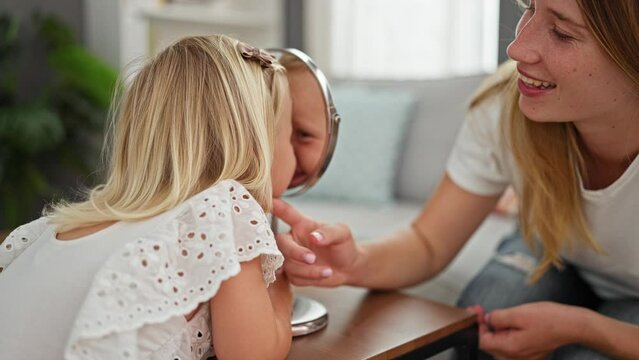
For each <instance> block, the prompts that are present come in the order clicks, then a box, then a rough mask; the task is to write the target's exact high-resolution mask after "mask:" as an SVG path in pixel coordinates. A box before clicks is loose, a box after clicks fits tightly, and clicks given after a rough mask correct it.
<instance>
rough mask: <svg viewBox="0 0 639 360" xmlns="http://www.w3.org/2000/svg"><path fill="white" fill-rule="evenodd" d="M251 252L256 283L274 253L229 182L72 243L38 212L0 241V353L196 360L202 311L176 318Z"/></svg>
mask: <svg viewBox="0 0 639 360" xmlns="http://www.w3.org/2000/svg"><path fill="white" fill-rule="evenodd" d="M259 255H262V257H261V259H262V260H261V262H262V269H263V274H264V282H265V286H268V284H269V283H271V282H272V281H274V280H275V271H276V270H277V269H278V268H279V267H280V266H281V265H282V262H283V260H284V259H283V257H282V254H281V253H280V252H279V250H278V249H277V246H276V243H275V239H274V237H273V233H272V232H271V230H270V227H269V223H268V220H267V218H266V216H265V214H264V212H263V210H262V208H261V207H260V206H259V204H258V203H257V202H256V201H255V199H253V197H252V196H251V195H250V194H249V192H248V191H247V190H246V189H245V188H244V187H243V186H242V185H240V184H239V183H238V182H236V181H233V180H224V181H221V182H220V183H218V184H217V185H215V186H213V187H211V188H209V189H207V190H205V191H203V192H201V193H199V194H198V195H196V196H194V197H193V198H191V199H189V200H188V201H186V202H185V203H183V204H181V205H179V206H178V207H176V208H175V209H172V210H170V211H167V212H165V213H163V214H160V215H158V216H156V217H153V218H151V219H148V220H144V221H139V222H119V223H116V224H114V225H112V226H110V227H108V228H106V229H104V230H102V231H99V232H96V233H94V234H91V235H89V236H86V237H83V238H80V239H77V240H72V241H60V240H57V239H56V238H55V232H54V230H53V226H51V225H49V224H47V219H46V218H40V219H38V220H36V221H33V222H31V223H29V224H26V225H23V226H21V227H19V228H18V229H16V230H15V231H13V232H12V233H11V234H10V235H9V237H8V238H7V239H6V240H5V241H4V243H2V245H1V246H0V355H1V356H0V358H2V359H5V358H7V359H21V358H22V359H44V358H46V359H54V358H62V357H64V358H66V359H200V358H202V356H203V355H204V354H205V353H207V351H209V348H210V338H211V334H210V325H209V324H210V314H209V310H208V306H202V307H201V308H200V310H199V311H198V313H197V315H196V316H195V317H194V318H193V319H191V321H189V322H187V321H186V320H185V318H184V316H185V315H186V314H188V313H190V312H191V311H193V310H194V309H196V308H197V306H198V304H199V303H202V302H205V301H207V300H209V299H211V298H212V297H213V296H214V295H215V293H216V292H217V289H218V288H219V286H220V283H221V282H222V281H224V280H226V279H228V278H231V277H233V276H234V275H237V274H238V273H239V271H240V262H243V261H248V260H251V259H254V258H255V257H257V256H259ZM63 354H64V355H63Z"/></svg>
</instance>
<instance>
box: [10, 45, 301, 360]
mask: <svg viewBox="0 0 639 360" xmlns="http://www.w3.org/2000/svg"><path fill="white" fill-rule="evenodd" d="M127 83H128V84H127V86H126V89H125V90H124V93H123V95H122V96H120V97H119V98H118V100H117V101H116V102H115V103H116V104H117V106H115V108H114V111H113V122H112V124H111V126H110V129H109V130H110V131H109V138H108V144H109V146H108V147H107V148H106V149H107V153H108V155H109V162H108V174H107V178H106V181H105V182H104V184H102V185H100V186H98V187H96V188H94V189H92V190H91V191H90V192H89V193H88V194H87V196H86V200H84V201H82V202H78V203H60V204H57V205H55V206H53V207H52V209H51V210H50V211H48V212H47V214H46V215H45V216H43V217H42V218H40V219H38V220H35V221H33V222H31V223H29V224H26V225H23V226H21V227H19V228H18V229H16V230H15V231H14V232H12V233H11V235H9V237H8V238H7V239H6V240H5V242H4V243H3V245H2V248H0V271H2V273H0V293H1V294H2V296H0V319H1V320H0V349H2V350H1V352H2V357H3V358H5V357H6V358H11V359H18V358H25V359H26V358H28V359H43V358H65V359H89V358H90V359H97V358H103V359H138V358H144V359H147V358H148V359H200V358H204V357H205V356H207V353H208V354H211V353H212V352H214V353H215V354H216V355H217V357H218V358H220V359H230V358H242V359H249V358H262V359H265V358H266V359H268V358H283V357H284V356H285V355H286V353H287V352H288V349H289V346H290V342H291V334H290V311H291V293H290V290H289V288H288V284H287V283H286V281H285V280H277V281H276V280H275V271H276V270H277V269H278V268H279V267H280V266H281V265H282V262H283V258H282V255H281V253H280V252H279V250H278V249H277V247H276V244H275V239H274V237H273V234H272V233H271V230H270V228H269V226H268V221H267V219H266V217H265V213H264V211H269V210H270V208H271V198H272V197H273V196H275V197H277V196H279V195H281V194H282V193H283V192H284V190H285V189H286V187H287V186H288V183H289V182H290V179H291V177H292V175H293V171H294V169H295V161H294V154H293V151H292V149H291V145H290V136H291V124H290V117H291V114H290V112H291V109H290V108H291V104H290V98H289V90H288V83H287V81H286V74H285V71H284V68H283V67H282V66H280V65H279V64H278V63H277V62H276V61H275V60H274V59H273V58H272V57H271V56H270V55H268V54H267V53H265V52H263V51H261V50H259V49H255V48H253V47H251V46H249V45H246V44H243V43H240V42H238V41H237V40H234V39H231V38H228V37H226V36H209V37H191V38H185V39H183V40H180V41H178V42H176V43H175V44H173V45H171V46H169V47H168V48H167V49H165V50H164V51H162V52H161V53H160V54H158V55H157V56H155V57H153V58H152V59H150V60H149V61H148V62H147V63H146V64H144V66H143V67H142V68H141V70H140V71H139V72H137V74H135V77H134V78H133V79H132V80H130V81H128V82H127ZM269 284H270V286H269ZM211 348H212V350H211Z"/></svg>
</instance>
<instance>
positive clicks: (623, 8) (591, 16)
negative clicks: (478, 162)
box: [470, 0, 639, 281]
mask: <svg viewBox="0 0 639 360" xmlns="http://www.w3.org/2000/svg"><path fill="white" fill-rule="evenodd" d="M577 3H578V4H579V7H580V9H581V11H582V13H583V15H584V18H585V19H586V24H587V26H588V27H589V29H590V31H591V33H592V34H593V35H594V37H595V38H596V39H597V41H598V42H599V44H600V45H601V46H602V48H603V49H604V50H605V51H606V53H607V54H608V55H609V56H610V57H611V58H612V60H613V61H614V62H615V63H616V64H617V65H618V66H619V68H620V69H622V70H623V71H624V72H625V73H626V75H627V76H628V77H629V78H630V79H631V80H632V81H633V82H634V84H635V85H636V88H637V89H639V22H637V19H638V18H639V2H638V1H636V0H622V1H600V0H577ZM517 77H518V75H517V72H516V68H515V63H514V62H513V61H508V62H506V63H505V64H503V65H502V66H500V68H499V69H498V71H497V72H496V74H495V75H493V76H492V77H490V78H489V79H488V80H487V81H486V82H485V84H484V85H483V86H482V87H481V88H480V89H479V90H478V92H477V94H476V95H475V96H474V98H473V100H472V101H471V104H470V108H471V109H472V108H474V107H476V106H478V105H480V104H481V103H482V102H483V101H485V100H487V99H489V98H492V97H493V96H495V95H498V94H501V95H503V96H504V98H505V99H506V101H505V102H504V103H503V109H502V110H503V111H502V112H501V114H502V115H501V116H502V119H501V125H502V126H501V127H502V138H503V140H504V141H503V144H504V145H506V146H508V147H509V148H510V149H511V151H512V154H513V156H514V159H515V161H516V163H517V167H518V170H519V174H520V175H521V182H522V183H521V193H520V194H519V196H520V204H521V205H520V214H519V217H520V224H521V230H522V235H523V237H524V239H525V240H526V241H527V242H528V244H529V246H530V247H531V248H532V249H533V250H538V249H536V248H535V244H536V243H535V240H534V239H535V237H536V238H538V239H539V241H540V242H541V259H540V262H539V264H538V266H537V268H536V269H535V271H534V272H533V274H532V275H531V280H533V281H536V280H538V279H539V278H540V277H541V276H542V275H543V274H544V272H545V271H546V270H548V268H550V266H555V267H560V266H561V265H562V263H561V257H560V251H561V250H562V248H564V247H565V246H566V245H568V244H569V241H570V240H571V239H579V241H581V242H583V243H585V244H587V245H589V246H590V247H592V248H593V249H595V250H597V251H601V248H600V247H599V245H598V244H597V242H596V241H595V239H594V238H593V236H592V233H591V231H590V229H589V226H588V222H587V220H586V216H585V213H584V209H583V203H582V201H583V200H582V197H581V189H580V184H579V174H580V173H581V174H583V176H584V177H585V176H586V172H585V169H584V160H583V155H582V152H581V150H580V148H579V145H578V136H579V135H578V133H577V131H576V129H575V127H574V125H573V124H572V123H568V122H565V123H541V122H535V121H531V120H530V119H528V118H526V116H525V115H524V114H523V113H522V112H521V110H520V109H519V96H520V95H519V91H518V90H517V85H516V82H517Z"/></svg>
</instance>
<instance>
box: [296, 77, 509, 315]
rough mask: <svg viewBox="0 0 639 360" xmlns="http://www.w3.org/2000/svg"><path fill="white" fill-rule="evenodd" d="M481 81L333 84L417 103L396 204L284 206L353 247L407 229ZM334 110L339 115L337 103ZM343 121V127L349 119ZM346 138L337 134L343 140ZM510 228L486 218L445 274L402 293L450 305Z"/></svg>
mask: <svg viewBox="0 0 639 360" xmlns="http://www.w3.org/2000/svg"><path fill="white" fill-rule="evenodd" d="M483 78H484V76H483V75H481V76H470V77H462V78H452V79H441V80H429V81H408V82H404V81H402V82H386V81H338V82H336V84H337V85H338V86H343V85H344V84H346V85H349V86H350V85H357V86H366V87H367V88H370V89H382V90H383V91H386V92H389V91H390V92H392V91H400V90H401V91H404V92H405V91H410V92H411V93H412V94H413V95H414V97H415V98H416V100H417V102H416V108H415V110H414V111H413V117H414V118H413V119H412V121H410V122H409V124H408V125H407V126H408V130H407V131H406V132H405V138H404V139H403V140H404V141H403V143H402V149H401V152H400V154H401V155H400V164H399V166H398V169H399V170H398V172H397V174H396V176H395V182H394V184H395V185H394V189H395V191H394V193H395V202H394V203H392V204H384V205H370V204H361V203H350V202H344V201H336V200H330V199H316V198H313V199H312V200H309V199H305V198H304V195H302V196H301V197H299V198H290V199H289V201H290V202H291V203H293V204H294V205H296V206H297V207H298V208H299V209H300V210H301V211H302V212H304V213H305V214H307V215H310V216H312V217H314V218H317V219H319V220H322V221H326V222H341V223H345V224H348V225H349V226H350V227H351V229H352V232H353V234H354V236H355V238H356V240H357V241H362V242H364V241H369V240H373V239H378V238H380V237H383V236H384V235H387V234H390V233H392V232H393V231H394V230H396V229H399V228H402V227H405V226H408V225H409V224H410V222H411V221H412V220H413V219H414V218H415V217H416V216H417V214H418V213H419V210H420V209H421V206H422V204H423V202H424V200H425V199H427V198H428V196H429V194H430V193H431V192H432V191H433V189H434V187H435V186H436V185H437V183H438V181H439V179H440V178H441V176H442V175H443V173H444V167H445V162H446V159H447V156H448V153H449V151H450V149H451V147H452V145H453V143H454V141H455V137H456V134H457V130H458V128H459V126H460V125H461V123H462V121H463V119H464V115H465V112H466V107H467V103H468V100H469V98H470V96H471V95H472V94H473V92H474V91H475V89H476V88H477V87H478V86H479V84H480V83H481V81H482V79H483ZM337 105H338V110H339V102H338V104H337ZM343 121H348V118H345V119H343ZM348 135H349V134H343V133H342V134H340V136H342V137H344V136H348ZM338 141H343V139H341V138H340V139H339V140H338ZM320 181H321V180H320ZM351 185H352V186H357V184H349V186H351ZM514 226H515V224H514V220H513V219H512V218H505V217H502V216H498V215H491V216H490V217H489V218H488V219H487V220H486V221H485V222H484V224H483V225H482V226H481V227H480V228H479V229H478V231H477V232H476V233H475V234H474V235H473V237H472V238H471V239H470V240H469V242H468V243H467V245H466V246H465V247H464V248H463V249H462V251H461V253H460V254H459V256H457V258H456V259H455V260H454V261H453V263H452V264H451V265H450V266H449V267H448V268H447V269H446V270H445V271H444V272H442V273H441V274H440V275H439V276H437V277H435V278H434V279H432V280H431V281H428V282H425V283H424V284H421V285H419V286H416V287H413V288H410V289H407V290H406V291H407V292H409V293H411V294H416V295H418V296H422V297H426V298H430V299H433V300H437V301H441V302H445V303H448V304H454V303H455V301H456V300H457V297H458V296H459V293H460V291H461V290H462V289H463V287H464V286H465V285H466V283H467V282H468V281H469V280H470V279H471V278H472V277H473V275H474V274H476V273H477V271H479V269H481V267H482V266H483V265H484V264H485V263H486V261H487V260H488V259H489V258H490V256H491V254H492V252H493V250H494V248H495V246H496V245H497V243H498V241H499V240H500V239H501V238H502V237H503V236H504V235H506V234H507V233H508V232H510V231H512V230H513V229H514ZM397 265H398V266H401V259H398V262H397Z"/></svg>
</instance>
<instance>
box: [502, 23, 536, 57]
mask: <svg viewBox="0 0 639 360" xmlns="http://www.w3.org/2000/svg"><path fill="white" fill-rule="evenodd" d="M522 20H523V19H522ZM533 21H534V19H529V20H528V21H527V22H526V23H522V21H520V22H519V24H517V31H516V36H515V40H513V41H512V42H511V43H510V45H508V48H507V49H506V53H507V54H508V57H509V58H511V59H513V60H515V61H517V62H520V63H526V64H534V63H537V62H539V61H540V60H541V53H540V51H539V49H540V47H541V43H540V41H541V38H540V36H538V35H539V34H538V32H539V29H535V24H534V23H533Z"/></svg>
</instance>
